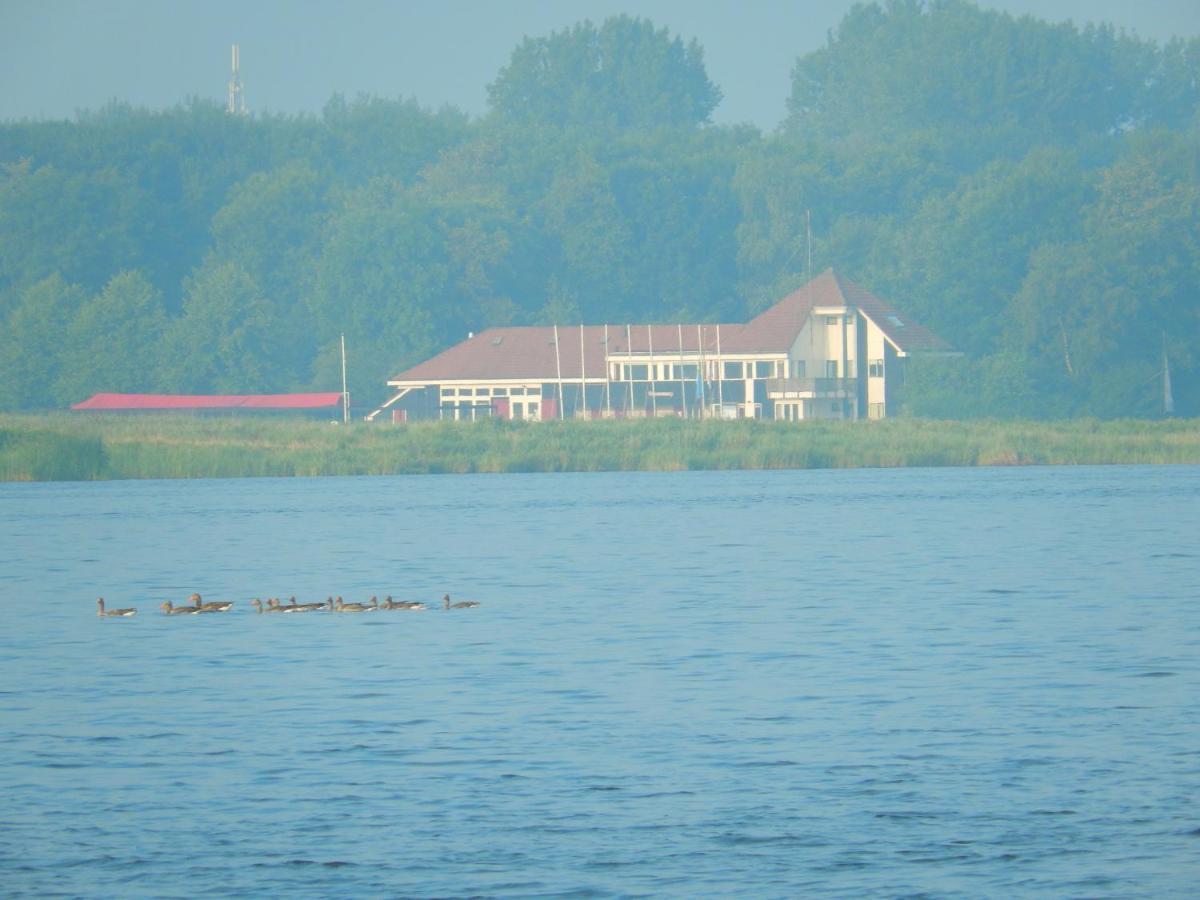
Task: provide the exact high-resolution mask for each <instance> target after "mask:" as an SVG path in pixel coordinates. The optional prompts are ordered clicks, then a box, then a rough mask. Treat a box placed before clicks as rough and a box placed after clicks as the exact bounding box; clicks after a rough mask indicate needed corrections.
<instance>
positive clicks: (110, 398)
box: [71, 391, 346, 416]
mask: <svg viewBox="0 0 1200 900" xmlns="http://www.w3.org/2000/svg"><path fill="white" fill-rule="evenodd" d="M345 397H346V395H345V394H343V393H341V392H340V391H339V392H336V393H335V392H333V391H325V392H323V393H317V394H111V393H105V394H93V395H92V396H91V397H88V399H86V400H83V401H81V402H79V403H72V404H71V409H73V410H76V411H78V412H193V413H234V412H281V411H282V412H306V413H314V414H318V413H319V414H321V415H328V414H331V413H333V414H336V415H339V416H341V415H342V412H343V409H342V408H339V407H343V403H344V402H345ZM343 408H344V407H343Z"/></svg>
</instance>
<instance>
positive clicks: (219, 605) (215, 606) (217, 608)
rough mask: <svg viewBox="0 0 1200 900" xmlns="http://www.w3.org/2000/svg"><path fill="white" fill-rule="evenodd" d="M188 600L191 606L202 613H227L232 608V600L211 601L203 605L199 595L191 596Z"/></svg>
mask: <svg viewBox="0 0 1200 900" xmlns="http://www.w3.org/2000/svg"><path fill="white" fill-rule="evenodd" d="M190 599H191V601H192V604H193V606H195V608H196V609H197V610H199V611H200V612H202V613H213V612H229V610H230V609H231V608H232V607H233V601H232V600H213V601H211V602H209V603H205V602H204V601H203V599H202V598H201V596H200V595H199V594H192V596H191V598H190Z"/></svg>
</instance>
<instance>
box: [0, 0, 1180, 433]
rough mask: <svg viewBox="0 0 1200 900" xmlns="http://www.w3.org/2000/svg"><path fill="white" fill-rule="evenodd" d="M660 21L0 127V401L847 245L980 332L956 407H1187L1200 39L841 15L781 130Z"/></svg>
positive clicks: (437, 339) (600, 302) (946, 377)
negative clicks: (291, 111)
mask: <svg viewBox="0 0 1200 900" xmlns="http://www.w3.org/2000/svg"><path fill="white" fill-rule="evenodd" d="M720 96H721V94H720V89H719V87H718V86H717V85H715V84H713V83H712V81H711V80H710V79H709V78H708V75H707V72H706V70H705V66H704V56H703V50H702V48H700V47H699V46H698V45H697V44H696V43H695V42H692V43H685V42H683V41H682V40H681V39H680V38H678V37H676V36H673V35H672V34H671V33H670V32H669V31H668V30H667V29H665V28H660V27H658V26H656V25H654V24H653V23H651V22H648V21H646V20H644V19H637V18H631V17H628V16H619V17H614V18H610V19H608V20H606V21H604V22H602V23H600V24H598V25H597V24H593V23H590V22H585V23H581V24H579V25H577V26H575V27H573V28H570V29H566V30H564V31H560V32H554V33H552V34H550V35H547V36H544V37H539V38H527V39H525V40H524V41H523V42H522V43H521V44H520V45H519V46H518V47H516V48H515V49H514V51H513V53H512V55H511V57H510V59H509V62H508V64H507V65H506V66H505V67H504V68H503V69H502V70H501V71H500V72H499V73H497V75H496V78H495V81H494V82H493V83H492V84H491V85H490V86H489V89H488V101H489V105H488V112H487V113H486V114H485V115H483V116H480V117H477V118H471V117H468V116H467V115H465V114H463V113H461V112H460V111H457V110H455V109H453V108H442V109H436V110H435V109H429V108H427V107H424V106H422V105H421V104H420V103H419V102H418V101H417V100H415V99H407V98H405V99H382V98H377V97H366V96H363V97H358V98H354V99H346V98H344V97H341V96H334V97H333V98H332V99H331V100H330V101H329V102H328V103H327V104H326V106H325V108H324V109H323V111H322V112H321V114H320V115H262V116H254V117H244V116H230V115H227V114H226V113H225V112H224V110H223V109H222V108H221V107H218V106H217V105H215V104H212V103H207V102H203V101H195V100H194V101H190V102H188V103H186V104H182V105H180V106H178V107H176V108H174V109H170V110H165V111H148V110H142V109H133V108H130V107H128V106H126V105H122V104H119V103H113V104H110V105H109V106H107V107H105V108H103V109H101V110H98V111H94V112H88V113H83V114H79V115H77V117H76V118H75V119H74V120H72V121H36V122H28V121H26V122H7V123H2V124H0V323H3V329H2V331H0V409H7V410H18V409H50V408H62V407H63V406H65V405H67V404H69V403H71V402H74V401H77V400H81V399H84V398H85V397H87V396H88V395H90V394H91V393H93V392H95V391H99V390H110V391H146V392H150V391H154V392H160V391H161V392H189V393H205V392H275V391H290V390H305V389H331V388H332V389H336V388H337V387H338V386H339V385H340V358H339V353H338V344H339V336H340V335H341V334H342V333H345V335H346V342H347V346H348V348H349V354H350V358H351V365H350V375H351V386H350V387H351V392H352V396H353V397H354V398H355V402H356V404H358V405H363V406H369V405H372V404H374V403H375V402H376V401H381V400H382V399H384V398H385V396H386V392H385V388H384V382H385V380H386V378H387V377H388V376H390V375H393V374H395V373H397V372H399V371H401V370H402V369H404V368H406V367H408V366H410V365H412V364H414V363H416V362H418V361H420V360H422V359H424V358H426V357H428V356H429V355H431V354H433V353H435V352H437V351H439V350H440V349H443V348H444V347H446V346H448V345H450V344H452V343H455V342H457V341H459V340H461V339H462V338H464V337H465V336H466V335H467V333H468V332H470V331H479V330H481V329H483V328H486V327H489V326H497V325H522V324H551V323H560V324H576V323H579V322H602V321H609V322H625V321H628V322H648V321H658V322H677V321H683V322H692V321H744V320H745V319H746V318H747V317H749V316H752V315H754V314H755V313H757V312H759V311H761V310H762V309H764V308H766V307H767V306H769V305H770V304H771V303H773V302H775V301H776V300H778V299H779V298H780V297H782V296H783V295H784V294H785V293H786V292H788V291H790V290H792V289H794V288H795V287H797V286H798V285H800V284H801V283H803V281H804V280H806V278H807V275H808V256H809V252H810V250H809V246H808V239H807V234H806V232H807V229H808V227H809V222H810V221H811V255H812V261H813V269H814V270H815V271H820V270H821V269H823V268H824V267H826V266H834V267H836V268H837V269H838V270H839V271H841V272H843V273H845V274H847V275H849V276H850V277H852V278H854V279H855V280H857V281H859V282H861V283H863V284H865V285H867V286H868V287H870V288H871V289H872V290H873V291H875V292H876V293H878V294H880V295H881V296H883V297H886V298H888V299H890V300H892V301H893V302H895V303H896V305H897V306H899V307H900V308H902V309H904V310H906V311H908V312H910V313H911V314H912V315H913V316H914V317H916V318H918V319H920V320H921V321H922V322H924V323H925V324H927V325H928V326H929V327H931V328H932V329H934V330H935V331H936V332H938V333H939V334H941V335H942V336H943V337H945V338H946V339H947V340H948V341H950V342H951V343H952V344H953V345H954V346H956V347H957V348H959V349H961V350H962V351H964V356H963V357H962V358H961V359H958V360H952V361H946V360H942V361H939V362H938V363H937V364H936V365H935V364H925V365H919V366H913V367H912V368H911V369H910V377H909V379H908V385H907V393H906V405H907V408H908V410H909V411H910V412H911V413H913V414H915V415H925V416H942V417H974V416H994V417H1009V416H1013V417H1033V418H1048V417H1065V416H1074V415H1088V416H1100V417H1116V416H1151V415H1156V414H1158V413H1159V412H1160V411H1161V406H1162V392H1161V373H1162V366H1163V359H1164V355H1165V357H1166V358H1167V359H1169V361H1170V367H1171V375H1172V380H1173V386H1174V395H1175V400H1176V404H1177V408H1178V411H1179V413H1181V414H1185V415H1197V414H1200V350H1198V348H1197V339H1198V337H1200V327H1198V326H1200V38H1191V39H1189V40H1183V39H1177V40H1173V41H1171V42H1169V43H1166V44H1158V43H1155V42H1149V41H1144V40H1141V39H1139V38H1137V37H1135V36H1132V35H1129V34H1127V33H1124V32H1120V31H1117V30H1115V29H1113V28H1111V27H1107V26H1088V27H1086V28H1082V29H1080V28H1077V27H1075V26H1072V25H1069V24H1064V25H1051V24H1048V23H1046V22H1043V21H1040V20H1037V19H1034V18H1030V17H1023V18H1014V17H1012V16H1009V15H1007V14H1004V13H998V12H993V11H988V10H982V9H980V8H978V7H977V6H975V5H973V4H972V3H969V2H965V0H931V2H927V3H922V2H919V0H891V2H887V3H886V4H882V5H881V4H878V3H874V4H865V5H858V6H856V7H854V9H853V10H851V12H850V13H848V14H847V15H846V17H845V18H844V19H843V20H842V22H841V23H840V25H839V26H838V28H837V29H836V30H835V31H834V32H832V33H831V34H830V36H829V40H828V41H827V43H826V45H825V46H824V47H822V48H821V49H820V50H818V51H816V52H814V53H810V54H807V55H804V56H801V57H799V58H798V59H797V61H796V64H795V67H794V69H793V71H792V85H791V93H790V96H789V98H788V102H787V117H786V119H785V121H784V122H783V124H782V125H781V126H780V127H779V128H778V129H777V130H776V131H775V132H774V133H771V134H763V133H761V132H760V131H759V130H758V129H756V128H753V127H751V126H745V125H743V126H715V125H713V124H711V114H712V112H713V110H714V109H715V107H716V105H717V104H718V103H719V102H720Z"/></svg>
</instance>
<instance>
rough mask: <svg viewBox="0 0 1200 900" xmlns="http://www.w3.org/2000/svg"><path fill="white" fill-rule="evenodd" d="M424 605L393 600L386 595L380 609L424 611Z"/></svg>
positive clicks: (411, 601)
mask: <svg viewBox="0 0 1200 900" xmlns="http://www.w3.org/2000/svg"><path fill="white" fill-rule="evenodd" d="M424 608H425V604H424V603H418V602H417V601H416V600H393V599H392V595H391V594H388V595H387V596H386V597H384V598H383V606H381V607H380V609H403V610H419V609H424Z"/></svg>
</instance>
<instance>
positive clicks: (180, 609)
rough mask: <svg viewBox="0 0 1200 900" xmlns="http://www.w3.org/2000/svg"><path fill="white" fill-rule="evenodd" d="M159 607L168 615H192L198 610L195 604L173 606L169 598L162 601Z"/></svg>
mask: <svg viewBox="0 0 1200 900" xmlns="http://www.w3.org/2000/svg"><path fill="white" fill-rule="evenodd" d="M159 608H160V609H161V610H162V611H163V612H164V613H166V614H167V615H168V616H194V615H196V613H198V612H200V608H199V607H197V606H175V605H174V604H173V603H171V601H170V600H166V601H164V602H163V605H162V606H161V607H159Z"/></svg>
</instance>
